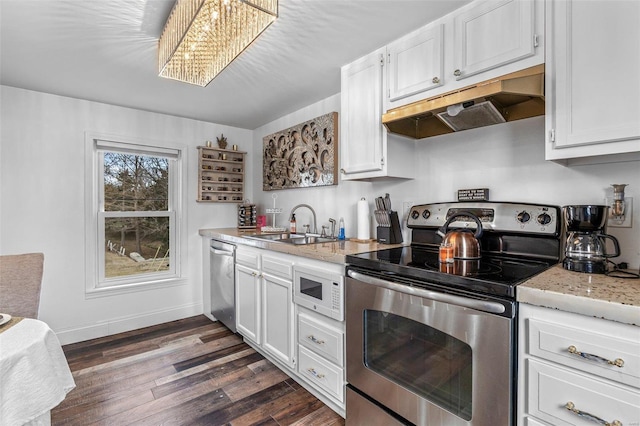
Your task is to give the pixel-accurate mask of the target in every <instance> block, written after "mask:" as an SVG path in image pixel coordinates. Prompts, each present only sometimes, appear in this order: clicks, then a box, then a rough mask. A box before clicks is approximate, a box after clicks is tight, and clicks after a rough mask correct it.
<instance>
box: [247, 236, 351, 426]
mask: <svg viewBox="0 0 640 426" xmlns="http://www.w3.org/2000/svg"><path fill="white" fill-rule="evenodd" d="M294 265H301V266H307V267H311V266H312V267H313V268H315V269H320V270H323V269H326V270H331V271H335V270H336V265H335V264H332V265H328V264H327V263H326V262H320V261H316V260H310V259H305V258H302V257H299V256H293V255H289V254H285V253H278V252H274V251H270V250H262V249H257V248H254V247H246V246H242V245H238V248H237V250H236V325H237V329H238V333H240V334H241V335H242V336H243V337H244V339H245V341H246V342H247V343H249V344H250V345H251V346H253V347H254V348H255V349H256V350H258V351H259V352H260V353H261V354H262V355H264V356H265V357H266V358H267V359H269V360H270V361H272V362H273V363H274V364H275V365H277V366H278V367H280V368H281V369H282V370H283V371H285V372H286V373H287V374H289V375H290V376H291V377H293V378H294V379H295V380H296V381H298V382H299V383H300V384H301V385H302V386H303V387H305V388H306V389H307V390H309V391H310V392H311V393H313V394H314V395H315V396H316V397H318V398H319V399H320V400H322V401H323V402H324V403H325V404H327V405H328V406H329V407H331V408H332V409H333V410H335V411H336V412H337V413H338V414H340V415H342V416H343V417H344V415H345V385H346V382H345V378H346V375H345V370H344V365H345V362H344V357H345V354H344V342H345V335H344V330H345V327H344V321H336V320H334V319H331V318H329V317H326V316H324V315H320V314H318V313H316V312H314V311H311V310H308V309H305V308H303V307H299V306H297V305H295V304H294V302H293V290H294V288H293V267H294Z"/></svg>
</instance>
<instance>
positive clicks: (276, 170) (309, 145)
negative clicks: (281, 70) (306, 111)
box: [262, 112, 338, 191]
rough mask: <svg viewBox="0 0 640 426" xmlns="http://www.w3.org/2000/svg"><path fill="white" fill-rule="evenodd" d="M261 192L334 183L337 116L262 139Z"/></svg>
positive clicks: (335, 180)
mask: <svg viewBox="0 0 640 426" xmlns="http://www.w3.org/2000/svg"><path fill="white" fill-rule="evenodd" d="M263 144H264V147H263V157H264V162H263V169H262V189H263V190H264V191H273V190H276V189H290V188H308V187H313V186H329V185H337V184H338V113H337V112H331V113H329V114H325V115H321V116H320V117H316V118H314V119H313V120H309V121H305V122H304V123H302V124H298V125H297V126H294V127H290V128H288V129H286V130H282V131H279V132H277V133H274V134H272V135H269V136H265V137H264V138H263Z"/></svg>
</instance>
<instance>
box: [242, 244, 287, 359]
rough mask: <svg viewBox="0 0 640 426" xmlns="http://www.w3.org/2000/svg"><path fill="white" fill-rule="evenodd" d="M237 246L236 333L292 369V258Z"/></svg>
mask: <svg viewBox="0 0 640 426" xmlns="http://www.w3.org/2000/svg"><path fill="white" fill-rule="evenodd" d="M263 252H264V251H263V250H259V249H254V248H247V247H242V246H239V247H238V249H237V253H236V322H237V328H238V333H240V334H242V335H243V336H244V337H245V338H246V339H248V340H249V341H250V342H252V343H254V344H255V345H257V346H259V347H260V348H262V349H264V350H265V351H266V352H268V353H269V354H270V355H271V356H272V357H273V358H276V359H277V360H278V361H279V362H280V363H281V364H282V365H284V366H286V367H288V368H291V369H293V368H294V366H295V349H296V348H295V345H294V342H295V334H294V316H293V293H292V290H293V286H292V279H293V269H292V268H293V257H292V256H288V255H286V254H282V255H278V256H270V255H268V254H265V253H263Z"/></svg>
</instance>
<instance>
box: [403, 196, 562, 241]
mask: <svg viewBox="0 0 640 426" xmlns="http://www.w3.org/2000/svg"><path fill="white" fill-rule="evenodd" d="M460 212H468V213H470V214H471V215H474V216H476V217H478V218H479V219H480V221H481V222H482V228H483V229H485V230H493V231H500V232H523V233H527V234H543V235H559V234H560V230H561V215H560V207H558V206H550V205H538V204H526V203H506V202H489V201H484V202H464V203H460V202H459V203H455V202H453V203H434V204H420V205H416V206H413V207H412V208H411V210H410V212H409V215H408V217H407V226H408V227H409V228H439V227H441V226H442V225H444V224H445V222H446V221H447V219H448V218H449V217H450V216H451V215H453V214H455V213H460ZM449 227H450V228H467V227H468V228H470V229H475V227H476V223H475V221H474V220H473V219H472V218H471V217H470V216H467V217H464V216H463V217H459V218H457V219H456V220H455V221H454V222H453V223H451V224H450V225H449Z"/></svg>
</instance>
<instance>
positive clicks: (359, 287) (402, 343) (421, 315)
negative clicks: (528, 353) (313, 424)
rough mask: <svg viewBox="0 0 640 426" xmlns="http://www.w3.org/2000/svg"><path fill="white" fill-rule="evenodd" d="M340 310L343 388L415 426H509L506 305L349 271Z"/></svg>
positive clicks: (509, 349) (510, 321)
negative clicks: (343, 330) (343, 344)
mask: <svg viewBox="0 0 640 426" xmlns="http://www.w3.org/2000/svg"><path fill="white" fill-rule="evenodd" d="M346 304H347V309H346V312H347V381H348V382H349V383H350V385H351V386H354V387H355V388H357V389H358V390H360V391H361V392H363V393H364V394H366V395H368V396H369V397H371V398H372V399H374V400H375V401H377V402H378V403H380V404H381V405H382V406H384V407H385V408H387V409H389V410H391V411H393V412H395V413H397V414H398V415H400V416H401V417H403V418H405V419H407V420H409V421H410V422H412V423H415V424H430V425H431V424H433V425H448V426H457V425H467V426H468V425H476V426H478V425H482V426H484V425H509V424H511V423H512V415H513V409H512V407H513V394H512V377H513V355H512V349H513V348H512V343H513V332H514V331H513V326H514V325H513V322H514V321H513V318H512V312H513V306H512V302H508V301H495V302H494V301H488V300H483V299H480V298H473V297H463V296H460V295H450V294H446V293H442V292H435V291H431V290H425V289H423V288H418V287H411V286H408V285H406V284H398V283H396V282H391V281H388V280H385V279H381V278H374V277H371V276H370V275H367V274H366V273H364V272H363V271H360V272H358V271H357V270H351V269H350V270H349V271H348V278H347V283H346ZM347 423H350V422H349V407H347Z"/></svg>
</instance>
